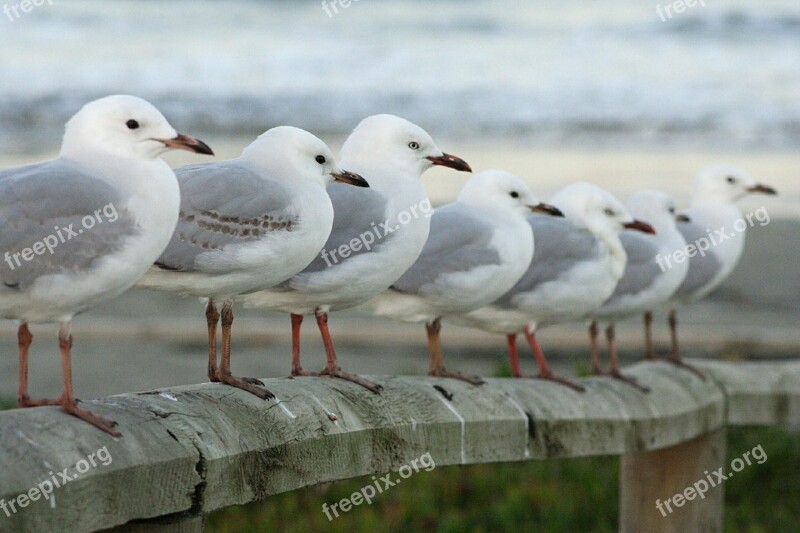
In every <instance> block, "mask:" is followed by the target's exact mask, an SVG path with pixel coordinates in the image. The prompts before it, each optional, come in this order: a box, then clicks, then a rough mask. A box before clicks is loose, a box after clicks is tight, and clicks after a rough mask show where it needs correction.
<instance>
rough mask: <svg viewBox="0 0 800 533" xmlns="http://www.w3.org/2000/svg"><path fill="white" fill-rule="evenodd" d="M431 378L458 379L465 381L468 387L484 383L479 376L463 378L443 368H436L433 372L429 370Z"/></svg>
mask: <svg viewBox="0 0 800 533" xmlns="http://www.w3.org/2000/svg"><path fill="white" fill-rule="evenodd" d="M428 374H429V375H431V376H435V377H439V378H452V379H459V380H461V381H466V382H467V383H469V384H470V385H475V386H479V385H483V384H484V383H486V382H485V381H484V380H483V378H482V377H480V376H465V375H464V374H462V373H461V372H451V371H450V370H447V369H445V368H437V369H435V370H431V371H430V372H429V373H428Z"/></svg>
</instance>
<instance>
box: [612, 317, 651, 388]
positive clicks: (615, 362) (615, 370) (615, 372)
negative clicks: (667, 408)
mask: <svg viewBox="0 0 800 533" xmlns="http://www.w3.org/2000/svg"><path fill="white" fill-rule="evenodd" d="M606 338H607V339H608V356H609V358H610V359H611V370H610V371H609V372H608V375H609V376H611V377H612V378H614V379H618V380H620V381H624V382H625V383H628V384H629V385H632V386H634V387H636V388H637V389H639V390H640V391H642V392H650V389H648V388H647V387H645V386H643V385H640V384H639V382H638V381H637V380H636V379H634V378H632V377H630V376H626V375H624V374H623V373H622V372H620V369H619V359H618V357H617V340H616V330H615V328H614V322H611V323H609V324H608V328H606Z"/></svg>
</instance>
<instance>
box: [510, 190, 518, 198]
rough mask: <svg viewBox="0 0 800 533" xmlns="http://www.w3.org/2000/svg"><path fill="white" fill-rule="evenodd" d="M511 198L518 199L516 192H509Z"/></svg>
mask: <svg viewBox="0 0 800 533" xmlns="http://www.w3.org/2000/svg"><path fill="white" fill-rule="evenodd" d="M510 194H511V198H519V193H518V192H517V191H511V193H510Z"/></svg>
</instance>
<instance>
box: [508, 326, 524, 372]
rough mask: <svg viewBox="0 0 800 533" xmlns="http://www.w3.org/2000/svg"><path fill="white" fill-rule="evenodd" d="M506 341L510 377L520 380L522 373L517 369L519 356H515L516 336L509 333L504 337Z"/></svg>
mask: <svg viewBox="0 0 800 533" xmlns="http://www.w3.org/2000/svg"><path fill="white" fill-rule="evenodd" d="M506 339H507V340H508V356H509V358H510V359H511V375H512V376H514V377H515V378H521V377H522V372H521V371H520V368H519V355H518V354H517V334H516V333H509V334H508V335H506Z"/></svg>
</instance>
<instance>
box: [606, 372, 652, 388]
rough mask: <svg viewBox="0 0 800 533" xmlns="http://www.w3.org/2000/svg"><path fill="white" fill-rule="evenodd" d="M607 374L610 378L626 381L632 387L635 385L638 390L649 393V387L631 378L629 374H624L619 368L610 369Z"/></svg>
mask: <svg viewBox="0 0 800 533" xmlns="http://www.w3.org/2000/svg"><path fill="white" fill-rule="evenodd" d="M607 375H608V377H610V378H612V379H617V380H619V381H622V382H624V383H627V384H628V385H630V386H632V387H635V388H637V389H639V390H640V391H642V392H644V393H649V392H650V388H649V387H645V386H644V385H642V384H641V383H639V380H637V379H636V378H632V377H630V376H626V375H625V374H623V373H622V372H620V371H619V370H611V371H609V372H608V374H607Z"/></svg>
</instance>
